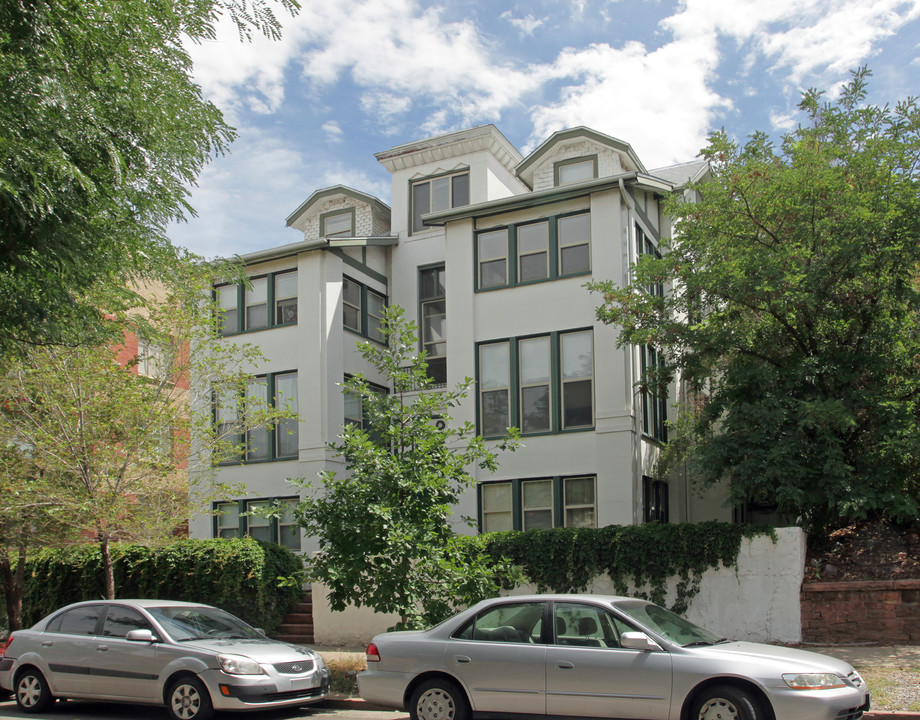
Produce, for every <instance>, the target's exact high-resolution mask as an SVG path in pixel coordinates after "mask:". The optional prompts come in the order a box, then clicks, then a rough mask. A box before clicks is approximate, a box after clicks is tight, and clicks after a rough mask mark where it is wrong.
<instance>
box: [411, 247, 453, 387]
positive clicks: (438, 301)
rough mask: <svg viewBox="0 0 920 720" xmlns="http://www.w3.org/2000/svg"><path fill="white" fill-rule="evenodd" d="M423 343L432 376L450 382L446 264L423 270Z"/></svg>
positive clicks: (421, 333)
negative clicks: (448, 372) (448, 371)
mask: <svg viewBox="0 0 920 720" xmlns="http://www.w3.org/2000/svg"><path fill="white" fill-rule="evenodd" d="M418 274H419V283H418V284H419V298H418V299H419V317H420V318H421V331H420V333H419V334H420V335H421V338H420V339H421V344H422V350H424V351H425V353H426V362H427V363H428V377H430V378H431V379H432V380H434V382H435V384H439V385H443V384H445V383H446V382H447V290H446V275H445V273H444V266H443V265H436V266H435V267H428V268H419V272H418Z"/></svg>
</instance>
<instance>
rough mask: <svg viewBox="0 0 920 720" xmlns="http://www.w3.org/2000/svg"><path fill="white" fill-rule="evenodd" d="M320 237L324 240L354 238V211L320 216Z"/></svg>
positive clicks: (337, 211) (341, 211)
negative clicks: (324, 238)
mask: <svg viewBox="0 0 920 720" xmlns="http://www.w3.org/2000/svg"><path fill="white" fill-rule="evenodd" d="M319 222H320V236H321V237H326V238H330V237H331V238H334V237H354V235H355V209H354V208H347V209H345V210H336V211H334V212H329V213H324V214H323V215H321V216H320V220H319Z"/></svg>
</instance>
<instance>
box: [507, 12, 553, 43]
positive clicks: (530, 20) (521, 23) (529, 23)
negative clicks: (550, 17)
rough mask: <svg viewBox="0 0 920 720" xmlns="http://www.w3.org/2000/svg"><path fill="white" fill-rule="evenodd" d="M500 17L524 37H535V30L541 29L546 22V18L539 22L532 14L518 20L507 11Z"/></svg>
mask: <svg viewBox="0 0 920 720" xmlns="http://www.w3.org/2000/svg"><path fill="white" fill-rule="evenodd" d="M499 17H501V19H502V20H507V21H508V22H509V23H511V25H512V27H514V28H516V29H517V31H518V33H520V34H521V35H522V36H523V35H527V36H531V37H532V36H533V33H534V30H536V29H537V28H538V27H541V26H542V25H543V24H544V23H545V22H546V19H545V18H544V19H540V20H538V19H537V18H535V17H534V16H533V15H531V14H530V13H527V15H525V16H524V17H522V18H516V17H514V15H512V14H511V11H510V10H505V12H503V13H502V14H501V15H500V16H499Z"/></svg>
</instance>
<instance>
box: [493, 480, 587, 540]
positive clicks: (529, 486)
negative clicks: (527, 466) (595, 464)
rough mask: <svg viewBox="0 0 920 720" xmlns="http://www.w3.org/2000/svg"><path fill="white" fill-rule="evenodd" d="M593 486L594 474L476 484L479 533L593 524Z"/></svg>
mask: <svg viewBox="0 0 920 720" xmlns="http://www.w3.org/2000/svg"><path fill="white" fill-rule="evenodd" d="M596 486H597V478H596V476H594V475H575V476H571V477H563V476H555V477H544V478H527V479H521V480H502V481H497V482H496V481H490V482H484V483H480V484H479V485H478V486H477V491H478V504H479V529H480V532H484V533H486V532H498V531H502V530H535V529H539V528H553V527H597V493H596Z"/></svg>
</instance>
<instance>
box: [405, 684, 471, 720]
mask: <svg viewBox="0 0 920 720" xmlns="http://www.w3.org/2000/svg"><path fill="white" fill-rule="evenodd" d="M409 715H410V716H411V717H412V720H469V717H470V704H469V703H468V702H467V701H466V695H465V694H464V692H463V690H461V689H460V687H459V686H458V685H457V683H455V682H451V681H450V680H447V679H442V678H435V679H433V680H426V681H425V682H423V683H422V684H421V685H419V686H418V687H417V688H415V692H414V693H412V700H411V701H410V702H409Z"/></svg>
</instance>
